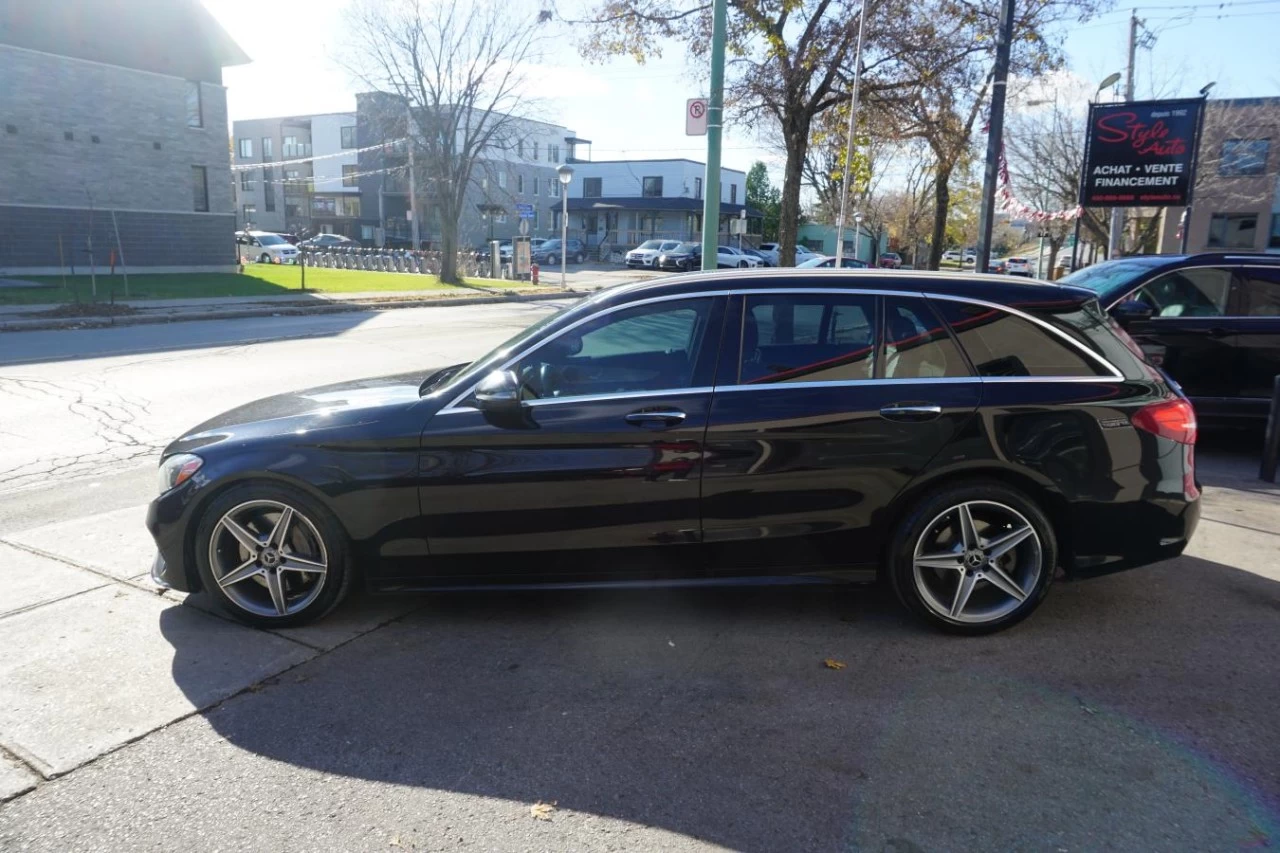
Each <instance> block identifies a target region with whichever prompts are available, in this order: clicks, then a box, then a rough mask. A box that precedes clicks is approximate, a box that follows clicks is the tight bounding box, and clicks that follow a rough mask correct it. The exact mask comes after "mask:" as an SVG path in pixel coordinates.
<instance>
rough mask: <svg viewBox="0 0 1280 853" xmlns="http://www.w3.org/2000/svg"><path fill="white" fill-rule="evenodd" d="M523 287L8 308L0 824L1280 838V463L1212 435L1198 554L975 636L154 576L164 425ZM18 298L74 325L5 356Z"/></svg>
mask: <svg viewBox="0 0 1280 853" xmlns="http://www.w3.org/2000/svg"><path fill="white" fill-rule="evenodd" d="M544 310H546V308H545V306H534V305H482V306H469V307H460V308H436V309H420V310H405V311H397V312H389V313H386V314H377V315H363V314H350V315H347V314H343V315H329V316H323V317H292V318H269V319H270V322H271V323H272V324H273V326H272V327H271V328H272V330H273V332H272V333H273V334H274V335H275V336H277V337H278V338H279V339H278V340H275V341H273V342H268V343H254V344H245V343H242V342H241V341H242V340H250V339H252V340H257V339H259V335H257V330H255V329H254V328H238V329H235V330H229V329H228V327H227V325H226V324H223V325H219V324H216V323H187V324H182V328H183V330H184V331H183V332H181V333H180V338H177V339H175V338H174V337H173V335H174V333H173V331H172V328H174V327H155V328H154V329H153V328H151V327H146V328H142V327H139V328H135V329H132V330H126V329H116V330H109V329H107V330H99V331H85V332H50V333H23V334H21V335H19V334H15V335H10V336H6V337H4V338H3V339H0V360H3V361H4V362H7V363H10V366H0V434H3V435H4V436H5V445H6V447H7V450H6V451H4V455H0V590H2V591H3V593H2V595H0V685H2V686H0V748H2V749H0V798H4V799H5V800H7V802H5V803H4V804H3V805H0V847H4V848H5V849H15V850H25V849H49V850H55V849H56V850H69V849H76V850H79V849H86V850H87V849H175V848H176V849H190V848H202V849H204V848H208V849H214V848H217V849H242V848H248V847H253V848H257V849H280V850H329V849H333V850H337V849H344V850H354V849H360V850H366V849H367V850H385V849H393V850H394V849H422V850H438V849H445V848H447V849H483V850H530V849H540V850H541V849H546V850H552V849H553V850H578V849H581V850H599V849H622V848H627V849H655V850H656V849H662V850H684V849H708V848H712V847H725V848H735V849H745V850H788V851H791V850H810V849H812V850H825V849H855V850H875V851H881V850H888V851H916V850H928V851H934V850H951V849H956V850H976V849H984V850H996V849H1051V850H1088V849H1120V850H1163V849H1197V850H1209V849H1260V848H1262V849H1265V848H1266V847H1268V846H1274V845H1276V844H1277V843H1280V713H1278V712H1277V708H1280V659H1278V656H1277V654H1276V649H1277V648H1280V529H1278V528H1277V524H1276V520H1277V519H1278V518H1280V488H1277V487H1274V486H1268V485H1266V484H1264V483H1262V482H1261V481H1258V480H1257V479H1255V477H1256V461H1255V460H1254V459H1253V458H1252V456H1251V455H1250V454H1249V453H1247V452H1243V451H1242V450H1241V447H1242V446H1243V445H1244V444H1245V440H1244V439H1241V438H1239V437H1237V436H1233V435H1216V436H1215V435H1210V436H1209V437H1208V439H1207V440H1206V442H1205V444H1204V446H1202V448H1200V450H1199V460H1200V472H1201V478H1202V480H1203V481H1204V484H1205V488H1204V518H1203V521H1202V522H1201V526H1200V529H1199V532H1198V533H1197V536H1196V538H1195V540H1194V541H1193V542H1192V545H1191V548H1190V549H1189V551H1188V553H1187V554H1186V555H1184V556H1183V557H1180V558H1178V559H1175V560H1171V561H1167V562H1165V563H1161V564H1159V565H1156V566H1152V567H1148V568H1145V569H1140V570H1136V571H1133V572H1128V573H1123V574H1118V575H1114V576H1111V577H1107V578H1101V579H1098V580H1094V581H1090V582H1060V583H1058V584H1057V585H1056V586H1055V588H1054V589H1053V590H1052V592H1051V594H1050V596H1049V600H1048V601H1047V602H1046V604H1045V605H1044V606H1043V607H1042V608H1041V609H1040V610H1039V611H1038V612H1037V613H1036V614H1035V615H1034V616H1033V617H1032V618H1031V619H1029V620H1028V621H1026V622H1024V623H1023V624H1021V625H1019V626H1018V627H1016V628H1015V629H1013V630H1011V631H1008V632H1005V633H1002V634H999V635H996V636H992V637H986V638H980V639H958V638H954V637H946V636H942V635H939V634H935V633H932V632H930V631H928V630H926V629H923V628H921V627H920V626H919V625H918V624H917V623H916V622H914V621H912V620H911V619H909V618H908V617H907V616H906V615H905V614H904V613H903V612H902V611H901V610H900V608H899V607H898V606H897V604H896V602H894V601H893V600H892V597H891V595H889V594H888V593H886V592H884V591H882V590H879V589H831V588H815V587H800V588H772V587H765V588H741V589H732V590H701V591H688V590H685V591H669V590H668V591H643V592H638V591H627V592H539V593H491V594H452V595H431V596H404V597H398V598H368V597H364V596H357V597H356V598H355V599H353V600H350V601H348V602H347V603H346V604H344V605H343V606H342V608H341V609H340V610H339V611H338V612H336V613H335V614H334V615H333V617H331V618H330V619H328V620H326V621H324V622H321V623H320V624H318V625H315V626H312V627H308V628H301V629H294V630H282V631H276V632H264V631H255V630H252V629H249V628H245V627H241V626H239V625H236V624H233V623H231V622H229V621H227V620H226V619H224V618H222V617H221V616H219V615H217V614H216V613H214V612H213V611H212V610H211V608H210V606H209V603H208V602H206V601H204V600H203V596H199V595H196V596H190V597H187V596H183V595H180V594H176V593H172V592H168V593H163V594H161V593H159V592H158V591H157V590H155V589H154V588H153V587H152V586H151V585H150V583H149V581H148V580H147V578H146V575H145V572H146V568H147V565H148V563H149V561H150V558H151V555H152V553H153V552H152V545H151V543H150V540H149V537H148V535H147V533H146V531H145V529H144V528H143V526H142V517H143V514H144V511H145V505H146V502H147V501H148V500H149V499H150V497H151V494H152V493H153V492H154V482H153V481H154V455H155V453H156V451H157V449H158V448H159V447H160V446H162V445H163V443H164V442H165V441H166V440H167V439H168V438H169V437H170V436H172V435H174V434H176V432H177V431H179V430H181V429H183V428H184V427H187V426H190V425H191V424H194V423H196V422H198V421H199V420H201V419H202V418H204V417H206V416H208V415H212V414H214V413H216V412H218V411H221V410H223V409H226V408H228V407H229V406H231V405H235V404H237V403H239V402H244V401H247V400H249V399H253V398H256V397H260V396H263V395H266V394H270V393H275V392H278V391H283V390H286V389H289V388H295V387H302V386H305V385H308V384H320V383H324V382H330V381H335V380H338V379H343V378H349V377H354V376H362V375H364V376H371V375H380V374H385V373H393V372H402V371H405V370H410V369H414V368H421V367H425V366H430V365H434V364H441V363H445V362H446V361H457V360H460V359H461V358H466V357H469V356H473V355H476V354H478V353H479V352H481V351H483V350H485V349H487V348H488V347H489V346H490V345H492V344H493V343H494V342H495V341H496V340H498V339H501V338H502V337H505V336H506V335H508V334H510V333H511V331H513V330H514V329H516V328H519V327H521V326H523V325H525V324H527V323H528V322H530V321H531V320H532V319H533V318H534V317H535V316H540V313H539V312H541V311H544ZM265 322H266V321H264V323H265ZM121 332H128V333H129V334H128V336H121V335H118V334H115V333H121ZM28 334H29V335H33V336H35V335H70V336H73V337H71V338H67V339H66V342H67V346H66V347H64V350H65V351H66V352H75V353H76V355H75V356H73V357H70V358H66V359H64V360H56V361H55V360H46V361H40V362H34V363H26V364H20V365H17V364H12V362H14V361H17V360H18V355H19V354H20V353H21V352H30V351H39V347H40V346H41V344H42V341H43V340H44V339H43V338H36V337H29V338H24V337H23V335H28ZM238 336H239V337H238ZM1249 440H1252V439H1249ZM32 459H34V460H36V462H35V463H32V462H31V460H32ZM24 466H25V467H24Z"/></svg>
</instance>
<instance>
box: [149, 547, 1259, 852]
mask: <svg viewBox="0 0 1280 853" xmlns="http://www.w3.org/2000/svg"><path fill="white" fill-rule="evenodd" d="M423 603H424V605H425V606H423V607H421V608H419V609H417V610H416V611H414V612H413V613H410V614H409V615H407V616H405V617H404V618H403V619H400V620H399V621H396V622H394V623H392V624H390V625H387V626H385V627H383V628H382V629H380V630H378V631H375V632H372V633H370V634H366V635H364V636H363V637H360V638H359V639H356V640H354V641H353V642H350V643H347V644H346V645H343V646H340V647H339V648H337V649H336V650H334V651H333V652H331V653H329V654H327V655H324V656H321V657H319V658H317V659H315V660H312V661H311V662H309V663H306V664H303V665H302V666H300V667H297V668H295V669H293V670H290V671H289V672H287V673H285V674H283V675H282V676H280V677H278V678H277V679H273V680H272V681H269V682H268V683H267V684H266V685H264V686H262V687H261V688H260V689H255V690H253V691H250V692H246V693H243V694H241V695H239V696H237V697H234V698H232V699H231V700H228V701H227V702H225V703H223V704H222V705H220V706H218V707H215V708H213V709H211V710H209V711H207V712H205V714H204V716H205V718H206V720H207V721H208V723H209V725H211V726H212V728H213V729H214V730H215V731H216V732H217V733H218V734H219V735H220V736H221V737H223V738H225V739H226V740H227V741H228V742H230V743H231V744H233V745H234V746H235V747H238V748H239V749H242V750H247V751H249V752H250V753H253V754H256V755H259V756H263V757H266V758H269V759H271V760H272V761H274V762H281V763H283V764H284V765H288V766H292V767H294V768H302V769H305V770H308V771H318V772H320V773H322V774H336V775H338V776H342V777H349V778H353V779H366V780H375V781H379V782H387V783H392V785H393V786H400V787H391V788H380V789H378V790H380V791H383V792H384V794H379V795H377V796H384V795H385V796H387V797H402V796H410V794H405V793H401V792H402V791H403V790H405V789H410V790H417V791H422V790H427V789H429V790H431V791H433V792H454V793H458V794H468V795H479V796H482V797H488V798H501V799H503V800H508V801H513V802H514V803H516V804H523V805H522V806H521V808H522V809H523V813H524V814H525V815H526V816H527V815H528V813H529V811H528V810H529V806H530V805H531V804H534V803H537V802H540V801H541V802H548V803H549V802H555V803H556V804H557V809H558V810H560V812H559V814H564V813H565V811H566V810H568V811H570V812H574V813H588V814H594V815H601V816H605V817H609V818H614V819H619V820H622V821H627V822H629V823H631V824H636V825H640V826H644V827H651V828H652V827H656V828H660V829H663V830H667V831H670V832H674V833H679V834H681V835H684V836H687V837H690V838H693V839H698V840H700V841H703V842H711V843H715V844H720V845H724V846H727V847H731V848H736V849H742V850H780V851H782V850H785V851H794V850H811V849H814V850H816V849H835V848H840V849H869V850H877V851H878V850H916V849H925V850H936V849H1028V848H1045V847H1053V848H1059V849H1060V848H1069V849H1081V848H1097V847H1099V846H1110V847H1113V848H1115V849H1152V850H1154V849H1210V848H1214V849H1219V848H1222V847H1226V846H1229V847H1235V846H1249V845H1250V844H1253V845H1255V846H1258V845H1260V846H1267V845H1268V844H1276V843H1280V835H1278V834H1277V829H1276V827H1277V824H1278V823H1280V821H1277V817H1276V815H1277V803H1280V713H1278V712H1277V709H1278V708H1280V656H1278V655H1277V654H1276V649H1277V648H1280V584H1277V583H1276V582H1274V581H1270V580H1267V579H1265V578H1262V577H1259V576H1257V575H1254V574H1250V573H1247V572H1243V571H1240V570H1237V569H1233V568H1230V567H1227V566H1223V565H1219V564H1216V563H1211V562H1206V561H1203V560H1199V559H1195V558H1189V557H1183V558H1180V559H1177V560H1172V561H1168V562H1165V563H1163V564H1160V565H1158V566H1154V567H1150V568H1147V569H1143V570H1138V571H1134V572H1128V573H1123V574H1118V575H1114V576H1111V577H1106V578H1100V579H1096V580H1093V581H1089V582H1079V583H1076V582H1061V581H1060V582H1059V583H1058V584H1057V585H1056V586H1055V588H1054V589H1053V590H1052V592H1051V594H1050V596H1049V599H1048V601H1047V602H1046V603H1045V605H1044V606H1043V607H1042V608H1041V609H1040V611H1039V612H1037V613H1036V614H1035V615H1034V616H1033V617H1032V618H1030V619H1029V620H1028V621H1026V622H1024V623H1023V624H1021V625H1020V626H1018V627H1016V628H1014V629H1012V630H1010V631H1007V632H1005V633H1002V634H999V635H995V636H991V637H983V638H976V639H965V638H956V637H948V636H943V635H941V634H938V633H935V632H932V631H930V630H928V629H925V628H923V627H920V626H918V625H917V624H915V623H914V622H912V621H911V620H909V619H908V618H907V617H906V616H905V615H903V614H902V613H901V611H900V609H899V608H898V607H897V605H896V603H895V602H893V601H892V600H891V596H890V595H888V594H886V593H885V592H883V591H882V590H879V589H840V588H829V587H792V588H758V587H757V588H735V589H723V590H698V591H687V590H686V591H645V592H625V593H623V592H570V593H566V592H546V593H503V592H498V593H489V594H455V595H447V596H445V595H441V596H432V597H429V598H424V599H423ZM184 609H185V608H172V609H170V610H167V611H166V612H165V613H164V614H163V616H162V618H161V623H160V628H161V630H162V631H163V632H164V633H165V635H166V637H169V638H170V641H171V642H174V643H175V648H174V659H173V677H174V679H175V680H176V682H177V683H178V684H179V685H180V686H181V687H183V689H184V690H189V691H190V692H191V694H192V695H195V694H197V693H198V692H199V686H200V682H201V678H202V675H201V673H202V672H204V671H206V670H207V668H208V665H209V662H210V658H211V656H213V657H216V656H217V655H218V651H217V649H216V648H210V647H207V646H205V645H202V644H201V645H197V646H195V647H192V646H190V645H188V644H189V643H191V641H192V634H191V632H190V631H179V630H171V629H170V627H171V625H177V624H179V623H180V621H181V620H182V619H183V618H184V614H183V612H182V611H183V610H184ZM237 648H238V649H240V650H242V649H243V646H237ZM271 772H285V771H275V770H272V771H271ZM308 778H315V777H308ZM325 778H329V777H325ZM306 784H307V785H308V790H309V791H314V792H315V793H314V796H315V797H316V798H318V799H319V800H320V804H318V805H317V804H315V803H314V802H313V803H312V805H311V807H313V808H316V809H320V810H322V809H323V808H324V807H325V806H324V805H323V802H324V798H325V797H326V796H337V795H336V794H326V793H325V790H326V789H325V787H324V786H321V785H313V784H312V783H311V782H308V783H306ZM228 796H230V795H228ZM308 796H311V794H308ZM231 802H233V800H229V801H228V803H229V804H230V803H231ZM513 814H514V815H518V814H519V812H515V811H513ZM421 819H422V821H423V827H424V831H430V830H429V827H430V823H429V820H428V818H427V817H425V816H424V817H422V818H421ZM513 819H518V818H513ZM401 822H402V824H403V823H404V821H403V820H402V821H401ZM408 822H409V823H410V824H412V822H413V821H412V819H410V820H409V821H408ZM411 828H412V827H411ZM299 841H301V838H299ZM423 844H424V846H428V847H433V848H434V846H436V845H435V844H434V842H433V841H431V840H430V839H427V840H425V841H424V842H423Z"/></svg>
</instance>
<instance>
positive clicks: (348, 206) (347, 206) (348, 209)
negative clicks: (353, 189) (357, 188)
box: [338, 196, 360, 219]
mask: <svg viewBox="0 0 1280 853" xmlns="http://www.w3.org/2000/svg"><path fill="white" fill-rule="evenodd" d="M338 215H339V216H349V217H351V218H352V219H358V218H359V217H360V197H359V196H348V197H346V198H340V199H338Z"/></svg>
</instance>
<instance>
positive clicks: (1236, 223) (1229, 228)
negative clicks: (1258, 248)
mask: <svg viewBox="0 0 1280 853" xmlns="http://www.w3.org/2000/svg"><path fill="white" fill-rule="evenodd" d="M1257 237H1258V214H1256V213H1215V214H1214V215H1213V217H1212V218H1211V219H1210V220H1209V246H1210V248H1214V249H1252V248H1253V245H1254V242H1255V241H1256V240H1257Z"/></svg>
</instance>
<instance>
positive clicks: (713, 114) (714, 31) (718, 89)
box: [702, 0, 726, 270]
mask: <svg viewBox="0 0 1280 853" xmlns="http://www.w3.org/2000/svg"><path fill="white" fill-rule="evenodd" d="M725 11H726V0H715V5H714V7H713V11H712V16H711V98H710V103H709V104H707V174H706V177H705V178H703V181H702V185H703V187H704V189H705V190H706V192H705V194H704V197H703V199H702V268H703V269H704V270H713V269H715V268H716V258H717V255H718V253H717V252H716V249H717V248H718V246H719V242H720V134H721V131H722V130H723V129H724V42H725V18H726V14H725Z"/></svg>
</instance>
